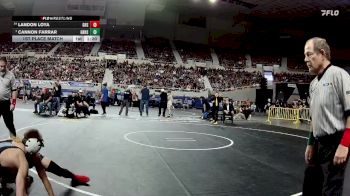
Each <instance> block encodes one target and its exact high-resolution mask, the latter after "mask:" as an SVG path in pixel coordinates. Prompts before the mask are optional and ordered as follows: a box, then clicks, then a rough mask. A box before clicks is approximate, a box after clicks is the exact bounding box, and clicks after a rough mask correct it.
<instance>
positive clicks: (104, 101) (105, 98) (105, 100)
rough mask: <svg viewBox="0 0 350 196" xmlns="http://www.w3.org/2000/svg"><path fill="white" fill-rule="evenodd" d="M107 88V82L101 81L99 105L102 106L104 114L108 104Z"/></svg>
mask: <svg viewBox="0 0 350 196" xmlns="http://www.w3.org/2000/svg"><path fill="white" fill-rule="evenodd" d="M108 101H109V100H108V89H107V82H104V83H103V88H102V94H101V99H100V102H101V107H102V111H103V113H102V114H106V107H107V105H108Z"/></svg>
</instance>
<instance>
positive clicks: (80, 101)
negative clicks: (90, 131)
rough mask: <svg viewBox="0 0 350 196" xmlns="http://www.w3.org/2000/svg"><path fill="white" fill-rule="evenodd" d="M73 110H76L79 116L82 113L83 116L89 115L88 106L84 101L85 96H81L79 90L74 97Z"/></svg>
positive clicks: (81, 93)
mask: <svg viewBox="0 0 350 196" xmlns="http://www.w3.org/2000/svg"><path fill="white" fill-rule="evenodd" d="M74 100H75V108H76V110H75V111H76V113H77V115H78V114H80V113H81V112H83V113H84V116H85V117H86V115H90V112H89V104H88V103H87V102H86V100H85V96H84V95H83V91H82V90H79V93H78V95H77V96H76V97H75V99H74Z"/></svg>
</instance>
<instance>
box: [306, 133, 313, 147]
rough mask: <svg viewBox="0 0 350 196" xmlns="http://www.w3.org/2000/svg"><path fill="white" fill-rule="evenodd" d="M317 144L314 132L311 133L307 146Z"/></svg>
mask: <svg viewBox="0 0 350 196" xmlns="http://www.w3.org/2000/svg"><path fill="white" fill-rule="evenodd" d="M314 144H315V137H314V134H313V132H312V131H310V133H309V139H308V140H307V145H309V146H313V145H314Z"/></svg>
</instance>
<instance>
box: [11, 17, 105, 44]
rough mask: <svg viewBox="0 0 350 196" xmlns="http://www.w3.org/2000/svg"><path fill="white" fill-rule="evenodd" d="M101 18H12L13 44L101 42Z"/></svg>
mask: <svg viewBox="0 0 350 196" xmlns="http://www.w3.org/2000/svg"><path fill="white" fill-rule="evenodd" d="M100 30H101V29H100V17H99V16H12V42H100V32H101V31H100Z"/></svg>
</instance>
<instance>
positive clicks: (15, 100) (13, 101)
mask: <svg viewBox="0 0 350 196" xmlns="http://www.w3.org/2000/svg"><path fill="white" fill-rule="evenodd" d="M16 103H17V99H12V101H11V104H12V105H13V106H14V107H16Z"/></svg>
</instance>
